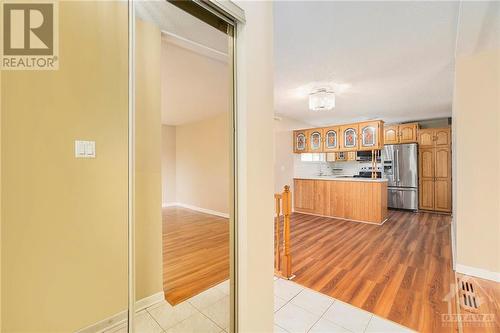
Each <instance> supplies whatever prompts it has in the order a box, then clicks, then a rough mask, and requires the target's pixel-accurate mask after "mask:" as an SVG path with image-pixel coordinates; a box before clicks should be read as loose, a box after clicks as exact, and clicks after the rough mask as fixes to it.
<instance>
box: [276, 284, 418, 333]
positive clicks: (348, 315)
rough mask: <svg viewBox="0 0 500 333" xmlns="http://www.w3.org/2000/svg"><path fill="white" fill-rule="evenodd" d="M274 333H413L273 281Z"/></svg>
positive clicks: (324, 298) (354, 309) (321, 295)
mask: <svg viewBox="0 0 500 333" xmlns="http://www.w3.org/2000/svg"><path fill="white" fill-rule="evenodd" d="M274 332H275V333H276V332H284V333H298V332H310V333H337V332H339V333H340V332H342V333H358V332H359V333H410V332H414V331H412V330H410V329H409V328H406V327H403V326H401V325H398V324H396V323H393V322H392V321H388V320H385V319H383V318H381V317H378V316H375V315H374V314H372V313H370V312H366V311H364V310H361V309H359V308H356V307H354V306H352V305H349V304H347V303H344V302H341V301H339V300H336V299H334V298H331V297H328V296H326V295H323V294H321V293H318V292H316V291H314V290H311V289H308V288H305V287H302V286H301V285H299V284H297V283H295V282H292V281H287V280H284V279H280V278H276V277H275V279H274Z"/></svg>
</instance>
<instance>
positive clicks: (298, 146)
mask: <svg viewBox="0 0 500 333" xmlns="http://www.w3.org/2000/svg"><path fill="white" fill-rule="evenodd" d="M293 152H294V153H296V154H300V153H306V152H307V138H306V131H303V130H300V131H293Z"/></svg>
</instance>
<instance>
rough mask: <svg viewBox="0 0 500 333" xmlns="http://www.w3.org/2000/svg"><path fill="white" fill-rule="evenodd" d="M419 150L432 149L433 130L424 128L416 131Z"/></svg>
mask: <svg viewBox="0 0 500 333" xmlns="http://www.w3.org/2000/svg"><path fill="white" fill-rule="evenodd" d="M418 144H419V148H424V147H427V148H430V147H434V129H432V128H426V129H421V130H419V131H418Z"/></svg>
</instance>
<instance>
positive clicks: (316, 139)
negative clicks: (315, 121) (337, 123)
mask: <svg viewBox="0 0 500 333" xmlns="http://www.w3.org/2000/svg"><path fill="white" fill-rule="evenodd" d="M308 136H309V152H320V151H321V141H322V138H321V131H319V130H311V131H309V135H308Z"/></svg>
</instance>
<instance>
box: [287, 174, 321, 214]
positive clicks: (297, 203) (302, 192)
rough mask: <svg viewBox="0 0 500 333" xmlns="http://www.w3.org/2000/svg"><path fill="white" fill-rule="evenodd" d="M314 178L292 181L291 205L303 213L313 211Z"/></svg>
mask: <svg viewBox="0 0 500 333" xmlns="http://www.w3.org/2000/svg"><path fill="white" fill-rule="evenodd" d="M315 182H316V181H315V180H313V179H304V180H301V181H294V184H293V191H294V193H293V206H294V207H295V210H296V211H297V210H300V211H301V212H304V213H314V211H315V210H314V207H315V205H314V198H315Z"/></svg>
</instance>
